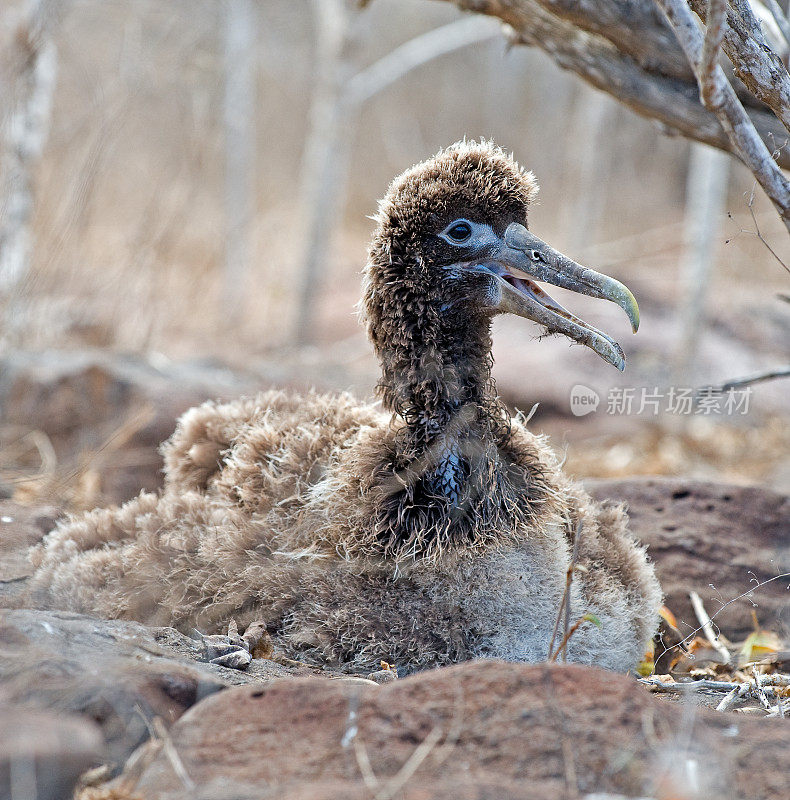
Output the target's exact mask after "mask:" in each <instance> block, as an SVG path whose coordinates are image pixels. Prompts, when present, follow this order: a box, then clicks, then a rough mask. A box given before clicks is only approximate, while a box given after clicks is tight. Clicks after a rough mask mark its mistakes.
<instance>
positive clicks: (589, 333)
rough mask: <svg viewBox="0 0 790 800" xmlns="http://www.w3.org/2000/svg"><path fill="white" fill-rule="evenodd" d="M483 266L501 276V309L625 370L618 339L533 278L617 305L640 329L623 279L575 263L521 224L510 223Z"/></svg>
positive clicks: (635, 329)
mask: <svg viewBox="0 0 790 800" xmlns="http://www.w3.org/2000/svg"><path fill="white" fill-rule="evenodd" d="M492 262H493V263H492ZM481 266H482V265H481ZM485 267H486V268H487V269H489V270H490V271H492V272H494V273H495V274H496V275H497V276H498V277H499V279H500V285H501V296H500V298H499V302H498V306H497V307H498V309H499V310H500V311H502V312H507V313H511V314H517V315H518V316H520V317H526V318H527V319H531V320H533V321H535V322H537V323H539V324H541V325H544V326H545V327H546V328H547V329H548V330H549V331H550V332H552V333H562V334H564V335H565V336H568V337H570V338H571V339H573V340H574V341H576V342H579V343H580V344H584V345H586V346H587V347H590V348H592V349H593V350H594V351H595V352H596V353H598V355H599V356H601V358H603V359H604V360H605V361H608V362H609V363H610V364H613V365H614V366H615V367H617V368H618V369H619V370H623V369H624V368H625V355H624V354H623V351H622V348H621V347H620V345H619V344H617V342H615V341H614V340H613V339H612V338H610V337H609V336H607V335H606V334H605V333H603V332H602V331H599V330H598V329H597V328H594V327H593V326H592V325H588V324H587V323H586V322H584V321H583V320H581V319H579V318H578V317H576V316H574V315H573V314H571V313H570V312H569V311H567V310H566V309H565V308H563V307H562V306H561V305H560V304H559V303H557V302H556V301H555V300H553V299H552V298H551V297H549V295H548V294H546V292H544V291H543V290H542V289H541V288H540V287H539V286H537V285H536V284H535V283H534V282H533V281H535V280H538V281H543V282H545V283H551V284H553V285H555V286H561V287H562V288H563V289H570V290H571V291H574V292H579V293H580V294H586V295H589V296H590V297H598V298H601V299H603V300H610V301H611V302H613V303H616V304H617V305H618V306H620V308H622V309H623V311H625V313H626V314H627V315H628V319H629V320H630V321H631V328H632V330H633V332H634V333H636V331H637V329H638V328H639V306H638V305H637V303H636V299H635V298H634V296H633V294H631V292H630V291H629V290H628V289H627V288H626V287H625V286H624V285H623V284H622V283H620V282H619V281H616V280H614V278H610V277H608V276H607V275H602V274H601V273H600V272H595V271H594V270H591V269H588V268H587V267H583V266H581V264H577V263H576V262H575V261H572V260H571V259H570V258H568V257H567V256H564V255H562V253H559V252H557V251H556V250H555V249H554V248H553V247H550V246H549V245H548V244H546V242H544V241H543V240H542V239H539V238H538V237H537V236H535V235H534V234H532V233H530V232H529V231H528V230H527V229H526V228H525V227H524V226H523V225H519V224H518V223H517V222H512V223H511V224H510V225H508V227H507V230H506V231H505V235H504V237H503V240H502V244H501V247H500V248H499V250H498V251H497V253H496V254H495V255H494V257H493V259H492V260H491V261H489V262H488V263H487V264H486V265H485Z"/></svg>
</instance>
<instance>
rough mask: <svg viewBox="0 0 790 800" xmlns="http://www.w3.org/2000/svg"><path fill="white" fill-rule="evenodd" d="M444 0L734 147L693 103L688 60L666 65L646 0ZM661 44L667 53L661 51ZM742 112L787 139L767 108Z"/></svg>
mask: <svg viewBox="0 0 790 800" xmlns="http://www.w3.org/2000/svg"><path fill="white" fill-rule="evenodd" d="M446 1H447V2H452V3H454V4H455V5H457V6H458V7H459V8H461V9H464V10H467V11H474V12H477V13H481V14H488V15H491V16H495V17H498V18H499V19H501V20H502V21H503V22H505V23H507V25H509V26H510V28H512V33H511V39H512V41H513V42H515V43H517V44H525V45H528V46H535V47H539V48H540V49H541V50H543V51H544V52H545V53H547V54H548V55H549V56H550V57H551V58H552V60H553V61H554V62H555V63H557V65H558V66H560V67H561V68H562V69H567V70H570V71H572V72H574V73H575V74H576V75H578V76H579V77H580V78H582V79H583V80H584V81H586V82H587V83H589V84H590V85H591V86H593V87H595V88H596V89H600V90H601V91H604V92H606V93H607V94H610V95H612V96H613V97H614V98H616V99H617V100H619V101H620V102H621V103H623V104H624V105H626V106H628V107H629V108H630V109H631V110H633V111H635V112H636V113H638V114H641V115H642V116H644V117H647V118H649V119H653V120H656V121H657V122H659V123H660V124H661V125H663V126H665V127H666V128H667V129H668V131H670V132H677V133H680V134H682V135H683V136H685V137H687V138H689V139H695V140H696V141H699V142H703V143H705V144H709V145H712V146H714V147H718V148H720V149H721V150H726V151H728V152H735V151H734V148H733V146H732V144H731V143H730V140H729V139H728V136H727V134H726V133H725V131H724V129H723V128H722V127H721V125H720V124H719V121H718V120H717V118H716V116H715V115H714V114H713V113H712V112H710V111H708V110H707V109H706V108H705V107H704V106H703V105H702V104H701V103H700V101H699V92H698V89H697V87H696V86H695V84H694V83H693V82H692V81H691V77H692V75H693V73H692V72H691V71H689V68H688V65H687V66H686V68H685V69H684V70H681V69H678V68H677V67H676V66H675V67H673V66H672V64H673V63H676V57H675V56H674V55H670V54H672V53H674V52H675V51H677V50H678V46H677V44H676V43H673V44H671V45H667V44H666V42H667V36H666V33H667V32H669V33H671V31H670V30H669V28H668V27H667V26H666V22H665V21H664V20H663V17H662V16H661V15H660V14H658V13H657V12H656V9H655V8H652V9H651V8H649V7H648V6H651V5H652V3H648V2H647V1H646V0H632V1H631V2H628V3H622V2H616V0H597V2H578V3H572V2H570V0H557V1H556V2H552V0H540V2H538V0H511V2H508V3H502V2H499V1H498V0H446ZM544 6H545V8H544ZM548 8H550V9H551V11H549V10H547V9H548ZM602 21H604V22H606V23H607V24H602ZM629 26H630V27H631V28H632V30H630V31H629V30H628V28H629ZM640 40H641V41H642V42H644V43H645V45H644V46H645V55H644V57H642V58H638V57H636V56H635V55H634V53H635V52H639V51H640ZM662 47H663V48H664V52H665V55H666V56H667V60H666V61H665V60H662V57H661V52H662ZM749 117H750V119H751V120H752V122H753V123H754V126H755V128H756V129H757V131H758V133H759V136H760V138H761V139H762V140H763V141H764V142H766V143H767V144H768V146H769V147H770V148H771V149H773V148H774V147H775V146H776V144H777V143H781V142H784V141H785V140H786V138H787V131H786V129H785V128H784V126H783V125H782V124H781V123H780V122H779V120H777V119H776V117H775V116H774V115H773V114H772V113H770V112H768V111H765V110H760V109H750V110H749ZM777 162H778V163H779V165H780V166H783V167H788V168H790V152H788V150H787V149H786V148H785V149H781V150H780V152H779V154H778V156H777Z"/></svg>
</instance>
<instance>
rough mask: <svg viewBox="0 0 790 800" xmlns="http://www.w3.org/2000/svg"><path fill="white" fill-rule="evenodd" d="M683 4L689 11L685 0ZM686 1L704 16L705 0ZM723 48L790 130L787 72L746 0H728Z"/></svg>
mask: <svg viewBox="0 0 790 800" xmlns="http://www.w3.org/2000/svg"><path fill="white" fill-rule="evenodd" d="M656 2H657V3H658V4H659V5H661V6H662V7H663V5H664V4H663V3H661V2H659V0H656ZM682 5H683V6H684V7H686V11H687V12H688V7H687V6H686V3H685V2H683V3H682ZM689 5H690V6H691V8H692V9H693V10H694V12H695V13H696V14H697V15H698V16H699V17H700V19H702V20H703V21H705V20H706V19H707V0H689ZM689 16H690V15H689ZM681 45H682V42H681ZM683 49H684V50H685V49H686V48H685V47H684V48H683ZM722 49H723V50H724V52H725V53H726V55H727V58H729V60H730V62H731V63H732V66H733V69H734V70H735V74H736V75H737V76H738V78H739V79H740V80H741V81H743V83H744V85H745V86H746V87H747V88H748V89H749V91H750V92H752V93H753V94H754V96H755V97H756V98H757V99H758V100H760V101H762V102H763V103H765V104H766V105H767V106H768V107H769V108H770V109H771V110H772V111H773V112H774V113H775V114H776V116H777V117H778V118H779V119H780V120H781V121H782V124H783V125H784V126H785V128H786V129H787V130H790V75H788V73H787V69H786V68H785V65H784V64H783V63H782V59H781V58H779V56H778V55H777V54H776V53H775V52H774V51H773V50H772V49H771V47H770V46H769V45H768V42H766V40H765V36H763V31H762V28H761V27H760V23H759V22H758V21H757V19H756V17H755V16H754V13H753V12H752V9H751V6H750V5H749V3H748V0H729V8H728V10H727V24H726V30H725V31H724V37H723V40H722ZM692 66H693V64H692Z"/></svg>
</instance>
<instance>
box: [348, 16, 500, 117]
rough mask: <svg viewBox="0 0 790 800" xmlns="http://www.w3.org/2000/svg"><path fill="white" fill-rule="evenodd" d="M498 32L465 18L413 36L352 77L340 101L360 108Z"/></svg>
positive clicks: (481, 21) (492, 26)
mask: <svg viewBox="0 0 790 800" xmlns="http://www.w3.org/2000/svg"><path fill="white" fill-rule="evenodd" d="M499 32H500V28H499V26H498V25H496V23H494V22H492V21H491V20H488V19H485V18H482V17H464V18H462V19H459V20H456V21H455V22H450V23H448V24H447V25H441V26H440V27H438V28H434V29H433V30H430V31H428V32H427V33H423V34H421V35H419V36H415V37H414V38H413V39H410V40H409V41H408V42H406V43H405V44H402V45H400V47H396V48H395V49H394V50H393V51H392V52H391V53H387V55H385V56H382V57H381V58H380V59H379V60H378V61H376V62H375V63H373V64H371V66H369V67H367V68H365V69H363V70H362V71H361V72H358V73H357V74H356V75H354V77H353V78H351V79H350V80H349V81H348V83H347V84H346V87H345V91H344V98H343V100H344V102H345V103H346V104H348V105H350V106H358V105H361V104H362V103H364V102H365V101H366V100H370V98H372V97H373V96H374V95H376V94H378V93H379V92H381V91H382V90H384V89H386V88H387V87H388V86H390V85H392V84H393V83H395V82H396V81H398V80H400V79H401V78H402V77H403V76H404V75H406V74H407V73H409V72H411V71H412V70H413V69H416V68H417V67H419V66H422V65H423V64H426V63H427V62H429V61H433V60H434V59H436V58H439V57H440V56H443V55H445V54H446V53H452V52H453V51H454V50H460V49H461V48H462V47H468V46H469V45H472V44H477V43H478V42H483V41H486V40H487V39H493V38H494V37H495V36H497V35H498V34H499Z"/></svg>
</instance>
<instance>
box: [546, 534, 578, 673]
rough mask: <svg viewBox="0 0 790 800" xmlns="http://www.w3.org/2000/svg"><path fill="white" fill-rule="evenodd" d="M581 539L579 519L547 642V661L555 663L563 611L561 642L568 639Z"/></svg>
mask: <svg viewBox="0 0 790 800" xmlns="http://www.w3.org/2000/svg"><path fill="white" fill-rule="evenodd" d="M581 538H582V521H581V518H579V520H578V521H577V522H576V530H575V531H574V534H573V548H572V549H571V560H570V561H569V562H568V569H567V570H566V572H565V591H564V592H563V593H562V601H561V602H560V607H559V608H558V609H557V618H556V619H555V620H554V630H553V631H552V633H551V641H550V642H549V653H548V656H547V657H546V658H547V660H548V661H556V659H557V655H558V653H559V652H560V650H559V648H557V651H556V652H555V651H554V642H555V641H556V640H557V634H558V633H559V631H560V622H561V621H562V619H563V613H562V612H563V611H565V628H564V637H563V641H565V639H567V637H568V626H569V623H570V616H571V613H570V606H571V584H572V583H573V572H574V570H575V569H576V561H577V560H578V557H579V542H580V541H581Z"/></svg>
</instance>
